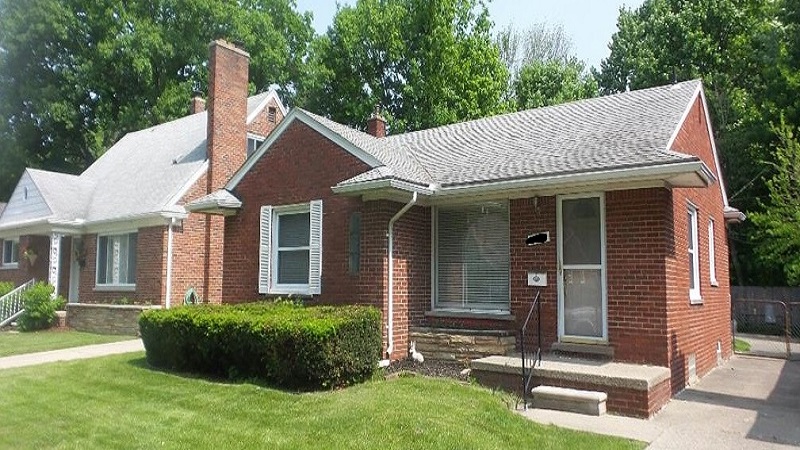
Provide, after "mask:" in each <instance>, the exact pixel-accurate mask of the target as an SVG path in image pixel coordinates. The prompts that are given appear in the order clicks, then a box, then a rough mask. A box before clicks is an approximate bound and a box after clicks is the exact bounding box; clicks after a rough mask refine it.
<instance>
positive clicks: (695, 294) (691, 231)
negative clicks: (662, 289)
mask: <svg viewBox="0 0 800 450" xmlns="http://www.w3.org/2000/svg"><path fill="white" fill-rule="evenodd" d="M688 219H689V221H688V230H687V233H688V241H689V300H690V301H691V303H702V300H701V298H700V258H699V254H700V250H699V246H698V244H697V242H698V239H697V209H696V208H695V207H693V206H689V211H688Z"/></svg>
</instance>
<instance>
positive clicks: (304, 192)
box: [222, 121, 369, 303]
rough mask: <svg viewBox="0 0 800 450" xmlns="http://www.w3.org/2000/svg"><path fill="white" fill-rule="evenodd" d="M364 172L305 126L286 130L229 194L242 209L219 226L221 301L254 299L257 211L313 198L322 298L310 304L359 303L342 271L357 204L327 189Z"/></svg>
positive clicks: (345, 268) (352, 283)
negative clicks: (318, 219) (317, 205)
mask: <svg viewBox="0 0 800 450" xmlns="http://www.w3.org/2000/svg"><path fill="white" fill-rule="evenodd" d="M368 169H369V167H368V166H367V165H366V164H364V163H363V162H361V161H360V160H358V159H356V158H355V157H354V156H352V155H350V154H349V153H347V152H346V151H345V150H343V149H341V148H340V147H338V146H336V145H335V144H334V143H333V142H331V141H329V140H328V139H326V138H325V137H323V136H322V135H320V134H319V133H317V132H315V131H313V130H312V129H311V128H309V127H308V126H307V125H305V124H303V123H301V122H299V121H298V122H295V123H293V124H292V125H290V127H289V128H288V129H287V130H286V131H285V132H284V133H283V134H282V135H281V137H280V138H279V139H278V140H277V141H276V142H275V143H274V144H273V145H272V147H271V148H270V151H269V152H268V153H266V154H265V155H264V156H262V157H261V159H260V160H259V161H258V162H256V164H255V165H254V166H253V167H252V169H251V170H250V171H249V172H248V173H247V175H245V177H244V178H243V179H242V181H241V182H240V183H239V185H238V186H237V188H236V190H235V195H237V197H238V198H239V199H241V200H242V204H243V207H242V209H241V210H240V211H239V213H238V214H237V215H235V216H231V217H228V218H226V221H225V242H226V245H225V272H224V275H223V284H222V291H223V298H224V299H225V301H226V302H237V301H247V300H253V299H256V298H258V296H259V295H258V239H259V223H260V209H261V206H263V205H273V206H278V205H292V204H297V203H307V202H309V201H311V200H314V199H321V200H322V201H323V205H322V209H323V224H322V258H323V268H322V294H321V295H319V296H315V298H314V301H322V302H326V303H353V302H354V301H355V300H356V299H358V298H360V297H359V293H358V292H357V285H358V276H357V275H352V274H350V273H349V272H348V227H349V221H350V215H351V214H352V213H353V212H355V211H360V210H361V208H362V205H361V201H360V200H359V199H358V198H351V197H344V196H340V195H334V194H333V191H332V190H331V186H334V185H336V184H337V183H338V182H340V181H342V180H345V179H348V178H350V177H353V176H355V175H357V174H359V173H362V172H364V171H366V170H368ZM362 220H364V221H366V220H365V219H362ZM363 227H364V225H363V224H362V228H363ZM362 239H363V238H362ZM362 242H363V241H362ZM362 255H363V247H362ZM362 258H363V256H362ZM363 270H364V267H363V266H362V271H363Z"/></svg>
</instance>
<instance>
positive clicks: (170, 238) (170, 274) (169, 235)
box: [164, 217, 175, 309]
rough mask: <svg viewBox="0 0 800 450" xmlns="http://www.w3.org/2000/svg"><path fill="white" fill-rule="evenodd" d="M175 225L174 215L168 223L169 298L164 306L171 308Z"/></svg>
mask: <svg viewBox="0 0 800 450" xmlns="http://www.w3.org/2000/svg"><path fill="white" fill-rule="evenodd" d="M173 225H175V218H174V217H173V218H172V219H170V221H169V225H167V300H166V302H165V303H164V306H165V307H166V308H167V309H169V307H170V299H171V298H172V226H173Z"/></svg>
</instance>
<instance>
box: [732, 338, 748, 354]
mask: <svg viewBox="0 0 800 450" xmlns="http://www.w3.org/2000/svg"><path fill="white" fill-rule="evenodd" d="M733 351H735V352H739V353H747V352H749V351H750V343H749V342H747V341H745V340H742V339H739V338H735V339H734V340H733Z"/></svg>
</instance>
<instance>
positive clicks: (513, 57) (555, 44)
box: [495, 22, 575, 79]
mask: <svg viewBox="0 0 800 450" xmlns="http://www.w3.org/2000/svg"><path fill="white" fill-rule="evenodd" d="M495 42H496V43H497V46H498V47H499V48H500V57H501V59H502V60H503V62H504V63H505V65H506V67H508V70H509V73H510V75H511V78H512V79H514V78H516V75H517V74H518V73H519V71H520V69H521V68H522V67H524V66H527V65H529V64H531V63H550V62H560V63H562V64H564V65H567V64H569V63H571V62H573V60H575V54H574V50H575V49H574V44H573V42H572V38H571V37H570V36H569V35H567V32H566V31H564V27H563V26H562V25H549V24H547V23H545V22H539V23H534V24H533V25H531V26H530V27H528V28H525V29H522V30H520V29H517V28H515V27H514V25H511V24H509V25H508V26H507V27H506V28H504V29H502V30H500V31H499V32H498V33H497V37H496V39H495Z"/></svg>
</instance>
